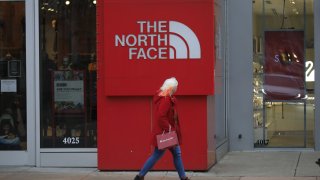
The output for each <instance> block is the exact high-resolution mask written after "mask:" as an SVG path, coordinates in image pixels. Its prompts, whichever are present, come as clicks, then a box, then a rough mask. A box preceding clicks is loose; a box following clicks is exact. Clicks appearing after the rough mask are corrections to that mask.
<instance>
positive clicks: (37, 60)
mask: <svg viewBox="0 0 320 180" xmlns="http://www.w3.org/2000/svg"><path fill="white" fill-rule="evenodd" d="M34 1H35V3H34V12H35V16H34V22H35V23H34V26H35V27H37V28H35V29H34V42H35V48H34V49H35V86H36V90H35V91H36V95H35V101H36V105H35V107H36V112H35V113H36V118H35V120H36V124H35V132H36V136H35V142H36V145H35V147H36V152H35V153H36V166H37V167H39V166H40V142H41V141H40V134H41V133H40V132H41V130H40V44H39V43H40V41H39V39H40V37H39V36H40V32H39V24H40V21H39V0H34Z"/></svg>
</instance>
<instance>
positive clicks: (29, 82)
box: [25, 0, 36, 165]
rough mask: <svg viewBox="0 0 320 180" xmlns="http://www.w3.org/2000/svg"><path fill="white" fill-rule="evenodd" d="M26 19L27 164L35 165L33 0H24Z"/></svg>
mask: <svg viewBox="0 0 320 180" xmlns="http://www.w3.org/2000/svg"><path fill="white" fill-rule="evenodd" d="M25 2H26V3H25V13H26V14H25V19H26V88H27V93H26V99H27V100H26V102H27V154H28V162H27V165H35V158H36V154H35V146H36V145H35V143H36V142H35V137H36V131H35V124H36V123H35V119H36V114H35V112H36V106H35V105H36V102H35V96H36V88H35V82H34V79H35V44H34V30H35V23H34V1H33V0H26V1H25Z"/></svg>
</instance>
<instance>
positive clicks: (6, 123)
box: [0, 1, 35, 165]
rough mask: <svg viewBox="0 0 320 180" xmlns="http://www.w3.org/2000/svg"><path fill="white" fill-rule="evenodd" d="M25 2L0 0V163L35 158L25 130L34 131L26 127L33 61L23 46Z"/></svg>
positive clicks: (30, 162) (28, 161)
mask: <svg viewBox="0 0 320 180" xmlns="http://www.w3.org/2000/svg"><path fill="white" fill-rule="evenodd" d="M28 4H30V2H29V1H28V2H26V1H0V159H1V161H0V165H33V164H34V161H35V160H34V159H35V158H34V149H35V147H34V144H35V139H34V138H33V139H32V137H33V134H32V133H31V134H30V133H29V131H35V127H34V126H33V129H32V128H30V127H32V125H33V124H34V121H33V122H30V121H29V117H31V116H32V115H33V114H34V113H32V111H30V110H31V108H29V107H28V106H29V105H32V102H33V99H34V98H33V97H34V95H33V93H31V92H32V91H33V90H32V89H31V88H30V87H32V84H33V83H32V82H33V81H34V79H33V78H32V79H31V80H30V83H28V85H27V83H26V82H27V79H29V78H30V77H32V76H30V74H28V72H29V71H30V69H27V66H28V65H29V64H30V63H32V62H34V61H33V59H29V57H30V53H26V52H27V50H28V49H32V48H30V47H29V48H26V43H28V41H26V39H27V36H28V33H27V32H30V31H29V29H27V28H26V24H27V23H26V21H30V20H31V19H32V18H31V17H30V16H29V17H27V18H26V7H27V5H28ZM29 7H30V6H29ZM29 34H30V33H29ZM29 45H32V44H28V46H29ZM34 112H35V111H34ZM29 113H30V114H29ZM33 119H34V118H33ZM29 123H30V124H29ZM30 139H31V140H30ZM30 141H31V142H30ZM13 157H14V158H13Z"/></svg>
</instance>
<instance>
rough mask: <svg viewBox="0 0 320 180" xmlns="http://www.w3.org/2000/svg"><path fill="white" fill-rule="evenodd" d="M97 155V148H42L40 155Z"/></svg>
mask: <svg viewBox="0 0 320 180" xmlns="http://www.w3.org/2000/svg"><path fill="white" fill-rule="evenodd" d="M71 152H72V153H73V152H74V153H96V152H98V150H97V148H42V149H40V153H71Z"/></svg>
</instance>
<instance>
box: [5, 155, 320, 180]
mask: <svg viewBox="0 0 320 180" xmlns="http://www.w3.org/2000/svg"><path fill="white" fill-rule="evenodd" d="M318 158H320V152H279V151H278V152H230V153H228V154H227V155H226V156H225V157H224V158H223V159H222V160H221V161H220V162H219V163H218V164H216V165H215V166H214V167H213V168H211V169H210V170H209V171H208V172H187V175H188V176H189V177H191V179H192V180H320V167H319V166H318V165H317V164H315V161H316V160H317V159H318ZM136 174H137V172H136V171H121V172H119V171H117V172H114V171H112V172H111V171H99V170H97V169H96V168H36V167H26V166H24V167H7V166H6V167H0V179H1V180H2V179H3V180H51V179H52V180H106V179H107V180H109V179H110V180H132V179H133V178H134V176H135V175H136ZM145 179H146V180H178V176H177V173H176V172H174V171H169V172H168V171H161V172H160V171H151V172H150V173H148V175H147V176H146V178H145Z"/></svg>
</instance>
